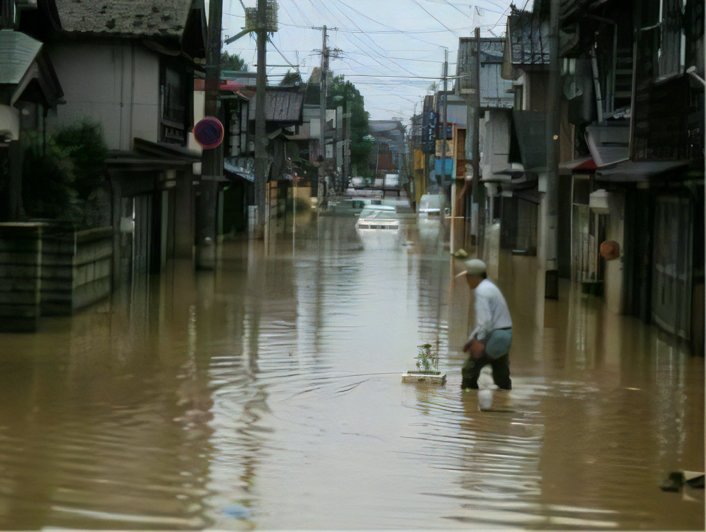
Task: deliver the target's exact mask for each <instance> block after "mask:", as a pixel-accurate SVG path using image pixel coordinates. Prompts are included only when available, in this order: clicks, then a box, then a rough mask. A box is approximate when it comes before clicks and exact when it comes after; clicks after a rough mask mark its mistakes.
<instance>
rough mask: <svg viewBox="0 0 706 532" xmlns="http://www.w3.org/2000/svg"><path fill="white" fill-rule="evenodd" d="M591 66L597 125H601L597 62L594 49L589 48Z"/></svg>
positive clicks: (599, 84)
mask: <svg viewBox="0 0 706 532" xmlns="http://www.w3.org/2000/svg"><path fill="white" fill-rule="evenodd" d="M591 66H592V67H593V88H594V90H595V91H596V111H597V113H598V123H603V96H602V94H601V82H600V81H599V79H598V60H597V59H596V47H595V46H594V47H593V48H591Z"/></svg>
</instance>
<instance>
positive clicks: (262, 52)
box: [255, 0, 267, 237]
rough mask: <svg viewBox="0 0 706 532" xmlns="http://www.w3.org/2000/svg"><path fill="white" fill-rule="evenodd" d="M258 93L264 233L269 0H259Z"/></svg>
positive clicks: (258, 181)
mask: <svg viewBox="0 0 706 532" xmlns="http://www.w3.org/2000/svg"><path fill="white" fill-rule="evenodd" d="M256 32H257V93H256V95H255V205H256V206H257V228H256V231H255V234H256V235H257V236H258V237H259V236H262V235H264V230H265V214H266V213H265V210H266V206H265V204H266V197H265V194H266V185H267V123H266V121H265V105H266V103H265V94H266V91H267V70H266V68H267V0H257V30H256Z"/></svg>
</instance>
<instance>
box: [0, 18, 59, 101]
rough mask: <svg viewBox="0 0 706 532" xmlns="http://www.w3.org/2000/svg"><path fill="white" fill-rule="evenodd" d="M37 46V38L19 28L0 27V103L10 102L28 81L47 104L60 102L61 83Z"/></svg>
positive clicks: (18, 94)
mask: <svg viewBox="0 0 706 532" xmlns="http://www.w3.org/2000/svg"><path fill="white" fill-rule="evenodd" d="M41 50H42V43H41V42H39V41H37V40H36V39H33V38H32V37H29V36H28V35H25V34H24V33H22V32H19V31H14V30H7V29H5V30H0V102H1V103H3V104H5V105H10V106H14V104H15V102H16V101H17V100H18V99H19V98H20V97H21V96H22V94H23V93H24V92H25V90H26V89H27V87H28V86H29V85H30V84H36V86H37V88H38V89H39V94H41V96H42V98H43V99H44V101H45V102H46V104H47V105H49V106H50V107H53V106H55V105H57V104H59V103H62V100H61V98H62V97H63V95H64V93H63V91H62V89H61V84H60V83H59V79H58V78H57V77H56V73H55V72H54V69H53V68H52V66H51V62H50V61H49V59H47V58H46V57H45V56H44V54H43V53H42V51H41ZM32 101H35V100H32Z"/></svg>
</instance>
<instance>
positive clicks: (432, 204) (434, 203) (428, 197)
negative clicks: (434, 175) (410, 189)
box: [417, 194, 443, 217]
mask: <svg viewBox="0 0 706 532" xmlns="http://www.w3.org/2000/svg"><path fill="white" fill-rule="evenodd" d="M442 200H443V197H442V196H441V194H424V195H423V196H422V197H421V199H420V200H419V207H418V208H417V214H419V216H437V217H438V216H440V215H441V206H442V205H443V201H442Z"/></svg>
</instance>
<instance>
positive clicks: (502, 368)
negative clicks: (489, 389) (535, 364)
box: [461, 353, 512, 390]
mask: <svg viewBox="0 0 706 532" xmlns="http://www.w3.org/2000/svg"><path fill="white" fill-rule="evenodd" d="M488 364H490V365H491V366H492V368H493V380H494V381H495V384H497V385H498V388H500V389H501V390H512V381H511V380H510V355H509V354H508V355H503V356H501V357H500V358H490V357H489V356H488V354H487V353H483V355H482V356H481V357H479V358H476V359H474V358H473V357H472V356H471V357H468V360H467V361H466V363H465V364H464V365H463V369H462V370H461V375H463V382H462V383H461V388H464V389H465V388H471V389H473V390H477V389H478V377H480V371H481V370H482V369H483V368H484V367H485V366H487V365H488Z"/></svg>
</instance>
